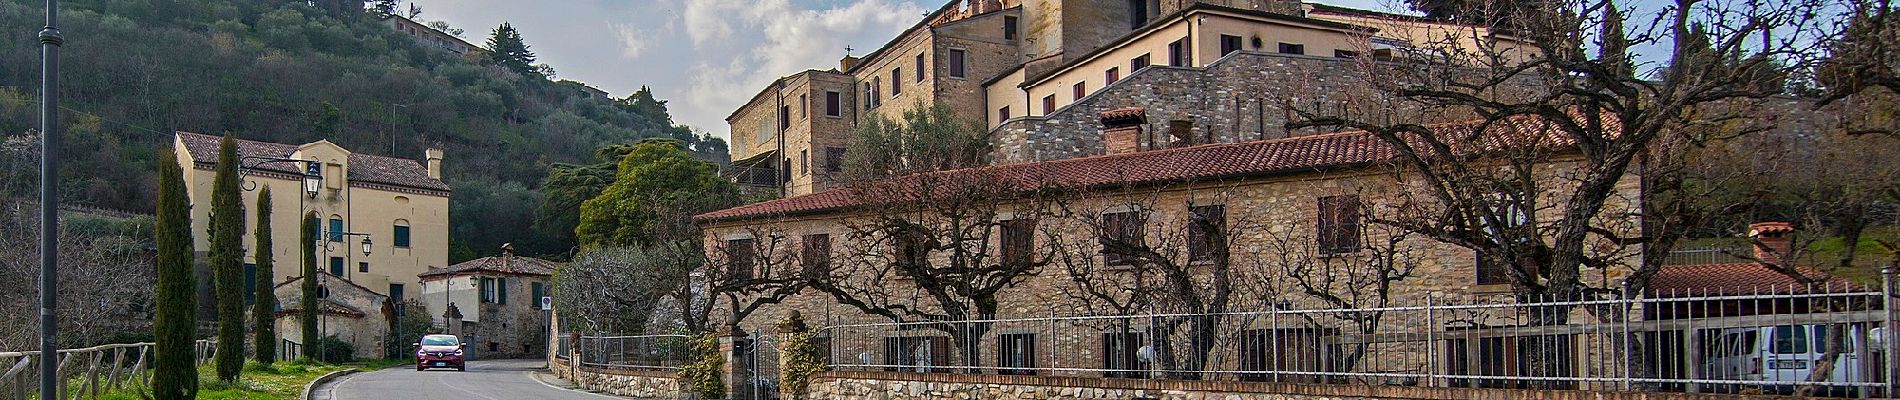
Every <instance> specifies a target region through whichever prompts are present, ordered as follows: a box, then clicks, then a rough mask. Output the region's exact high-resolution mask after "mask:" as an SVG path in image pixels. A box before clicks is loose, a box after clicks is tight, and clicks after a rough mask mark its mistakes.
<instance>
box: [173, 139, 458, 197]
mask: <svg viewBox="0 0 1900 400" xmlns="http://www.w3.org/2000/svg"><path fill="white" fill-rule="evenodd" d="M178 138H179V139H183V140H181V141H182V142H184V143H185V150H186V151H190V152H191V158H192V159H193V160H195V161H196V164H197V165H196V167H198V168H200V169H209V168H211V167H212V166H213V165H216V164H217V162H218V143H219V142H220V141H222V140H223V139H224V138H223V137H221V136H217V135H206V134H202V133H191V132H182V131H181V132H178ZM298 147H299V146H297V145H290V144H283V143H271V142H259V141H255V140H244V139H238V140H237V150H238V157H246V156H261V157H290V155H291V153H295V152H297V148H298ZM349 163H350V168H349V170H350V180H353V181H360V182H365V183H380V184H385V185H395V186H403V187H409V188H415V189H423V190H432V191H442V192H447V191H449V185H448V184H446V183H442V180H440V179H434V178H430V177H429V170H428V168H425V167H423V166H422V164H421V163H418V162H416V161H415V160H410V159H402V158H395V157H384V156H376V155H369V154H361V153H350V161H349ZM258 168H259V169H264V170H269V171H273V172H279V173H285V174H293V175H302V174H303V170H302V169H300V168H301V166H298V165H291V164H286V163H266V164H263V165H260V166H258Z"/></svg>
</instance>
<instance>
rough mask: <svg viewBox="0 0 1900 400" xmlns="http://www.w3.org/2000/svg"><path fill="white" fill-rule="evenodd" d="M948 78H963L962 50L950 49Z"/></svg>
mask: <svg viewBox="0 0 1900 400" xmlns="http://www.w3.org/2000/svg"><path fill="white" fill-rule="evenodd" d="M949 57H950V77H951V78H962V77H963V49H950V54H949Z"/></svg>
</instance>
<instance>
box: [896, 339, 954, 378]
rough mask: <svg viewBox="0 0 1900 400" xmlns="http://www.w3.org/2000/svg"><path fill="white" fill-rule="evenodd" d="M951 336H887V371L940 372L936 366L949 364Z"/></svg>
mask: <svg viewBox="0 0 1900 400" xmlns="http://www.w3.org/2000/svg"><path fill="white" fill-rule="evenodd" d="M949 361H950V338H948V337H943V336H928V337H919V336H911V337H887V338H884V365H892V366H895V367H884V370H885V371H903V372H938V371H937V369H936V368H930V367H938V366H945V365H949V364H950V363H949Z"/></svg>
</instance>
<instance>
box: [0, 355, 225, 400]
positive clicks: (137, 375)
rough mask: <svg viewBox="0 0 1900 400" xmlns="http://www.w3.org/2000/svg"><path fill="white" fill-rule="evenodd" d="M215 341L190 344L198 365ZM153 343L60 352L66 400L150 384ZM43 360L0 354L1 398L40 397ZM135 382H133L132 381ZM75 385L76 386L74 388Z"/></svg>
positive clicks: (203, 361)
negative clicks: (40, 364) (40, 369)
mask: <svg viewBox="0 0 1900 400" xmlns="http://www.w3.org/2000/svg"><path fill="white" fill-rule="evenodd" d="M217 347H218V346H217V342H216V341H212V340H199V341H197V342H196V343H194V344H193V345H192V352H193V353H192V354H195V355H196V356H197V358H198V364H200V365H202V364H205V363H209V362H211V360H212V356H213V355H215V354H216V353H217V350H218V349H217ZM152 351H153V344H152V343H127V344H108V345H102V346H93V347H87V348H83V349H67V350H60V351H59V357H58V361H56V362H58V363H59V381H60V391H61V392H62V393H63V394H64V395H63V396H53V397H55V398H66V399H79V398H86V399H97V398H99V396H100V395H101V394H105V393H110V392H112V391H116V390H119V389H122V388H125V387H127V386H128V385H129V386H131V387H137V388H141V390H143V389H142V388H144V387H147V386H148V385H150V384H151V363H150V362H149V360H150V359H151V357H152V355H153V353H152ZM44 359H45V357H42V356H41V355H40V352H38V351H23V352H0V368H5V369H3V370H0V399H5V400H27V399H31V398H43V397H45V396H39V394H40V393H39V379H40V374H39V368H37V367H35V366H36V365H38V364H39V363H42V362H45V360H44ZM135 381H136V382H135ZM74 385H77V387H76V388H75V387H74Z"/></svg>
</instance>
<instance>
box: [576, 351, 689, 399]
mask: <svg viewBox="0 0 1900 400" xmlns="http://www.w3.org/2000/svg"><path fill="white" fill-rule="evenodd" d="M561 361H566V360H561ZM550 365H552V366H553V367H551V368H552V369H553V370H554V375H555V376H559V377H561V379H566V380H568V381H569V382H574V384H576V385H580V387H581V388H582V389H587V390H590V391H595V392H601V393H607V394H611V395H615V396H623V397H632V398H636V399H681V398H685V395H684V392H683V391H681V390H680V384H679V378H678V375H677V374H675V373H674V372H672V371H630V370H619V369H602V368H593V367H580V368H579V369H578V371H575V370H574V369H573V368H570V367H568V366H567V365H565V364H564V363H550Z"/></svg>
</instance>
